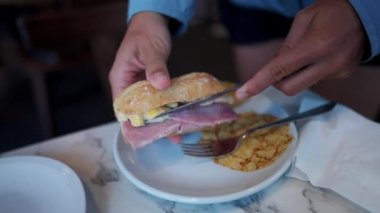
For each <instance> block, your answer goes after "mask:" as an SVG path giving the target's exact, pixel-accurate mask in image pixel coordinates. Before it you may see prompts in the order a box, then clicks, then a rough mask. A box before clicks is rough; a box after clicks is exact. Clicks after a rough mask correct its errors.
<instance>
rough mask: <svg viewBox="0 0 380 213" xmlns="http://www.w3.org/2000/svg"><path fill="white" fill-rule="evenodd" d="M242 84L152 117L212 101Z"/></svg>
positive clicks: (240, 84)
mask: <svg viewBox="0 0 380 213" xmlns="http://www.w3.org/2000/svg"><path fill="white" fill-rule="evenodd" d="M242 85H243V83H238V84H236V85H235V86H233V87H231V88H228V89H225V90H223V91H221V92H218V93H215V94H213V95H211V96H208V97H205V98H201V99H199V100H196V101H192V102H189V103H186V104H184V105H182V106H179V107H176V108H173V109H171V110H169V111H166V112H163V113H161V114H159V115H157V116H156V117H155V118H154V119H156V118H159V117H163V116H167V115H170V114H173V113H177V112H180V111H183V110H187V109H191V108H192V107H195V106H198V105H201V104H204V103H207V102H210V101H213V100H215V99H217V98H219V97H222V96H223V95H225V94H227V93H230V92H233V91H235V90H237V89H238V88H239V87H240V86H242Z"/></svg>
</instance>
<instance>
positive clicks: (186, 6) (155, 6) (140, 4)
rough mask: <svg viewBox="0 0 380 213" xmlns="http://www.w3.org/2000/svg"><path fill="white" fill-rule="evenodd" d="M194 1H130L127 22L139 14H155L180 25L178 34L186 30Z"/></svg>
mask: <svg viewBox="0 0 380 213" xmlns="http://www.w3.org/2000/svg"><path fill="white" fill-rule="evenodd" d="M194 4H195V0H130V1H129V5H128V21H130V20H131V18H132V17H133V16H134V15H135V14H136V13H139V12H147V11H149V12H157V13H160V14H162V15H165V16H168V17H170V18H172V19H175V20H176V21H178V22H179V23H180V27H179V32H183V31H185V30H186V29H187V26H188V23H189V21H190V19H191V18H192V16H193V12H194V6H195V5H194Z"/></svg>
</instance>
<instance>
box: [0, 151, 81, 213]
mask: <svg viewBox="0 0 380 213" xmlns="http://www.w3.org/2000/svg"><path fill="white" fill-rule="evenodd" d="M5 161H12V162H14V161H21V162H28V163H33V164H36V163H37V164H41V162H42V164H43V165H45V166H49V167H51V168H58V167H62V168H65V175H61V176H65V177H64V179H67V178H68V176H69V177H70V179H71V180H73V181H74V184H75V186H74V187H71V188H73V189H75V194H76V195H78V196H79V199H80V200H81V201H80V202H78V203H77V204H76V205H75V206H76V208H77V211H76V212H78V213H81V212H82V213H86V211H87V201H86V195H85V194H86V193H85V190H84V186H83V183H82V181H81V179H80V177H79V176H78V175H77V174H76V172H75V171H74V170H73V169H72V168H71V167H70V166H68V165H66V164H65V163H63V162H61V161H59V160H56V159H54V158H49V157H45V156H39V155H12V156H5V157H0V165H1V164H2V163H5ZM52 165H53V166H52ZM79 199H76V200H79Z"/></svg>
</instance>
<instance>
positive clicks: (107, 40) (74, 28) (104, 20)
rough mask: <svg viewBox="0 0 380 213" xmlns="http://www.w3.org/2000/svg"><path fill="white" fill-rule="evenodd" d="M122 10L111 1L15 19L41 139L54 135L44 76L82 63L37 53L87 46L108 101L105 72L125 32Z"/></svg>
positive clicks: (121, 4)
mask: <svg viewBox="0 0 380 213" xmlns="http://www.w3.org/2000/svg"><path fill="white" fill-rule="evenodd" d="M126 8H127V7H126V3H125V2H124V1H122V2H111V3H107V4H102V5H96V6H91V7H81V8H73V9H66V10H65V11H60V12H46V13H40V14H36V15H33V16H28V17H20V18H19V19H18V23H17V25H18V28H19V31H20V37H21V41H22V45H23V47H24V49H25V50H26V52H27V55H28V57H26V60H25V65H26V67H28V68H29V70H30V72H29V73H30V77H31V78H30V79H31V83H32V88H33V94H34V99H35V104H36V108H37V111H38V117H39V119H40V122H41V126H42V131H43V136H44V138H50V137H52V136H55V134H56V130H55V121H54V116H53V114H52V109H51V102H50V97H49V88H48V85H47V84H46V79H45V78H46V73H48V72H52V71H55V70H65V69H68V67H73V66H78V65H79V64H80V63H83V61H63V60H59V57H57V56H56V55H55V54H52V53H51V52H49V51H45V50H42V51H41V48H44V49H47V50H54V51H56V52H58V53H59V52H60V51H62V49H61V48H62V47H63V48H67V47H68V46H70V45H72V46H75V44H83V43H85V44H86V45H88V46H89V47H90V52H91V55H90V57H91V59H92V62H93V63H94V65H95V67H96V70H97V73H98V77H99V80H100V82H101V85H102V88H103V91H104V93H105V95H106V96H107V98H108V100H109V101H110V102H111V94H110V87H109V85H108V71H109V69H110V67H111V65H112V62H113V58H114V55H115V53H116V50H117V48H118V43H119V40H120V39H121V36H122V35H123V33H124V31H125V29H126V17H125V16H126ZM62 44H63V45H62ZM66 44H67V45H66Z"/></svg>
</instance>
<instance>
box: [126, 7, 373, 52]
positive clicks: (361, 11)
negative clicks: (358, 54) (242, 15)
mask: <svg viewBox="0 0 380 213" xmlns="http://www.w3.org/2000/svg"><path fill="white" fill-rule="evenodd" d="M231 1H232V2H233V3H235V4H237V5H240V6H244V7H253V8H260V9H263V10H268V11H272V12H278V13H280V14H282V15H285V16H287V17H294V16H295V15H296V14H297V12H298V11H299V10H301V9H303V8H305V7H306V6H308V5H310V4H311V3H313V2H314V1H313V0H297V1H295V0H294V1H289V0H231ZM349 2H350V3H351V5H352V7H353V8H354V9H355V11H356V13H357V14H358V16H359V18H360V20H361V22H362V24H363V27H364V29H365V31H366V33H367V37H368V40H369V42H370V46H371V52H370V53H371V56H370V58H372V57H374V56H376V55H378V54H379V53H380V12H379V11H378V10H379V9H380V0H349ZM194 6H195V1H194V0H130V1H129V9H128V19H131V17H132V16H133V15H134V14H136V13H138V12H142V11H151V12H157V13H160V14H163V15H166V16H169V17H171V18H174V19H176V20H178V21H179V22H180V23H181V24H182V26H181V29H180V31H184V30H185V29H186V27H187V24H188V23H189V21H190V19H191V17H192V15H193V11H194Z"/></svg>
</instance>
